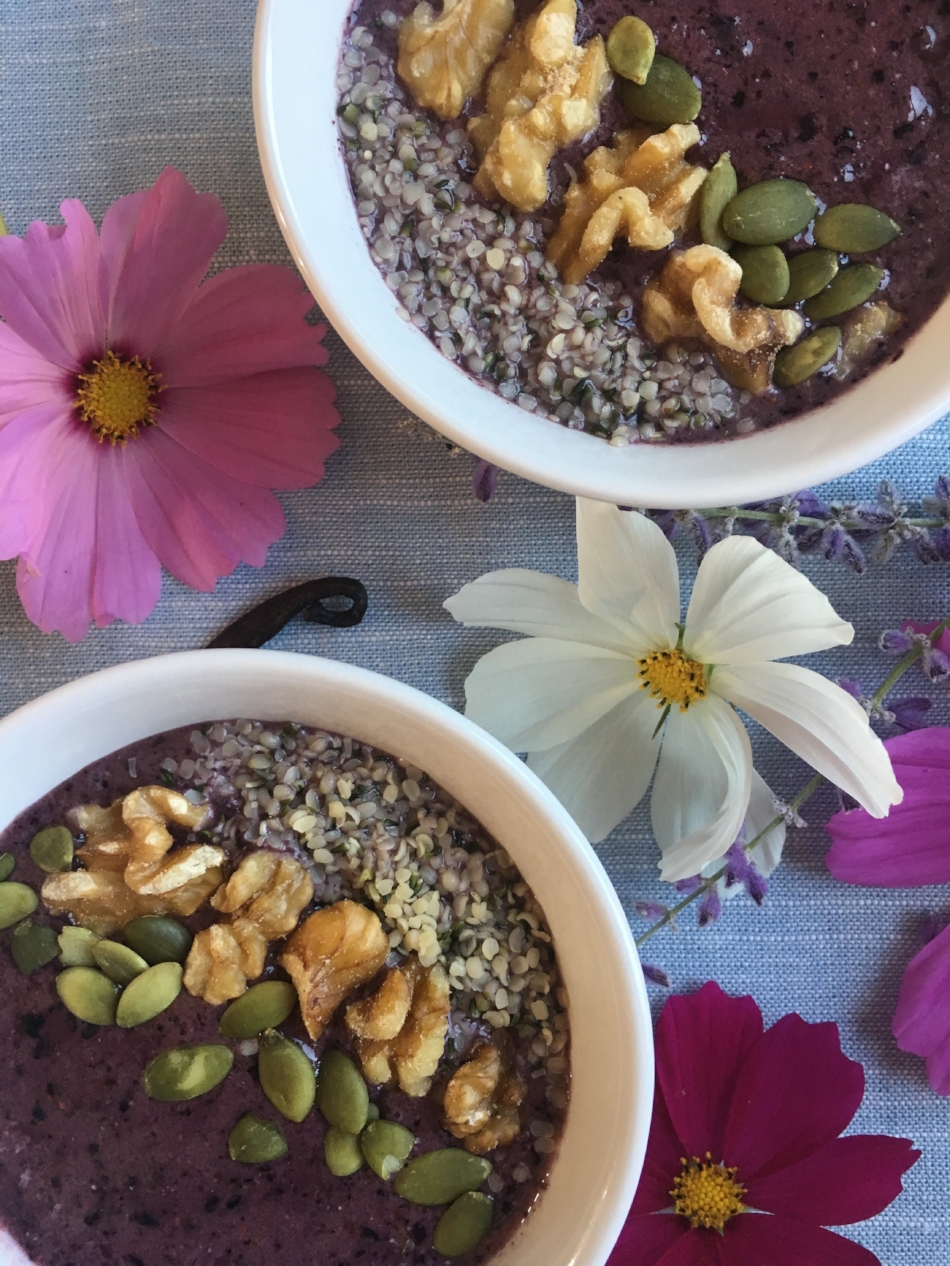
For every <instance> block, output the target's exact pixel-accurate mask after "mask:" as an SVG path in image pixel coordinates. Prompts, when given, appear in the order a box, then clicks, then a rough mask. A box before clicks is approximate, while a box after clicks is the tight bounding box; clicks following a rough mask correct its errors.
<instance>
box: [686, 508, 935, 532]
mask: <svg viewBox="0 0 950 1266" xmlns="http://www.w3.org/2000/svg"><path fill="white" fill-rule="evenodd" d="M694 513H695V514H697V515H699V517H700V518H703V519H748V520H750V521H751V522H756V523H774V524H776V525H778V524H781V523H783V522H785V520H786V517H787V516H786V515H785V513H784V512H783V511H781V510H745V509H743V508H742V506H716V507H715V508H713V509H709V510H695V511H694ZM901 521H902V522H903V523H906V524H908V526H910V527H915V528H941V527H946V519H934V518H930V519H902V520H901ZM795 522H796V523H797V524H798V523H800V524H804V526H805V527H820V528H826V527H827V526H828V522H829V520H828V519H816V518H815V517H814V516H813V515H810V514H800V515H798V516H797V517H796V519H795ZM835 523H836V524H837V525H838V526H839V527H842V528H844V530H845V531H846V532H862V531H867V524H866V523H862V522H861V520H860V519H836V520H835Z"/></svg>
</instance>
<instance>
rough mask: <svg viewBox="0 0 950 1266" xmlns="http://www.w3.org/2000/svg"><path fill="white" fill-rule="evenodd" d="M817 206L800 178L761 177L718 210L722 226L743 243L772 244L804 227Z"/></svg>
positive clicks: (787, 237)
mask: <svg viewBox="0 0 950 1266" xmlns="http://www.w3.org/2000/svg"><path fill="white" fill-rule="evenodd" d="M817 209H818V203H817V202H816V201H815V195H814V194H813V193H812V191H811V190H810V189H809V188H808V186H807V185H803V184H802V183H801V181H799V180H781V179H779V180H762V181H760V182H759V184H757V185H750V186H749V188H748V189H743V190H742V192H741V193H737V194H736V196H735V197H734V198H733V199H732V201H731V202H730V203H729V205H728V206H727V207H726V209H725V211H723V213H722V228H723V232H724V233H727V234H728V235H729V237H731V238H734V239H735V240H736V241H737V242H744V243H745V244H746V245H747V246H775V245H776V244H777V243H778V242H785V241H787V240H788V239H789V238H790V237H795V236H796V234H798V233H801V232H802V230H803V229H806V228H807V227H808V225H809V223H810V222H811V219H812V216H813V215H814V214H815V212H816V210H817Z"/></svg>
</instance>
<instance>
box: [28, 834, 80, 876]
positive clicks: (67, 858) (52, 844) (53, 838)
mask: <svg viewBox="0 0 950 1266" xmlns="http://www.w3.org/2000/svg"><path fill="white" fill-rule="evenodd" d="M30 856H31V857H32V858H33V860H34V862H36V864H37V866H39V868H40V870H45V871H46V873H47V875H54V874H56V873H57V871H61V870H69V868H70V867H71V866H72V864H73V836H72V832H71V831H70V830H68V829H67V828H66V827H65V826H48V827H46V828H45V829H44V830H42V831H37V833H36V835H34V836H33V838H32V840H30Z"/></svg>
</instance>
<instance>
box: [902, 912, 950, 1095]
mask: <svg viewBox="0 0 950 1266" xmlns="http://www.w3.org/2000/svg"><path fill="white" fill-rule="evenodd" d="M948 998H950V927H946V928H944V930H943V931H942V932H941V933H940V935H939V936H937V937H935V938H934V939H933V940H932V941H931V942H930V943H929V944H927V945H925V946H924V948H923V949H922V950H921V951H920V953H919V954H917V955H916V957H914V958H912V959H911V961H910V962H909V963H908V964H907V967H906V969H905V971H904V979H903V980H902V981H901V991H900V995H899V997H898V999H897V1010H896V1011H895V1012H894V1021H893V1025H892V1028H893V1031H894V1037H895V1038H896V1039H897V1045H898V1046H899V1047H900V1048H901V1050H902V1051H910V1053H911V1054H912V1055H921V1056H923V1057H924V1058H926V1060H927V1077H928V1079H929V1081H930V1086H931V1089H932V1090H934V1091H935V1092H936V1093H937V1094H938V1095H950V1007H948V1006H947V999H948Z"/></svg>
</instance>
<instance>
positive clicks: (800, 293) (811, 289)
mask: <svg viewBox="0 0 950 1266" xmlns="http://www.w3.org/2000/svg"><path fill="white" fill-rule="evenodd" d="M837 271H838V256H837V255H836V254H835V252H834V251H824V250H817V251H802V252H801V254H800V255H793V256H792V258H791V259H790V260H789V261H788V291H787V292H786V295H785V299H784V303H785V306H786V307H791V305H792V304H795V303H801V301H802V300H803V299H810V298H811V297H812V295H816V294H818V293H819V291H821V290H824V288H825V286H827V285H828V283H829V282H830V281H832V280H833V279H834V276H835V274H836V273H837Z"/></svg>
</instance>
